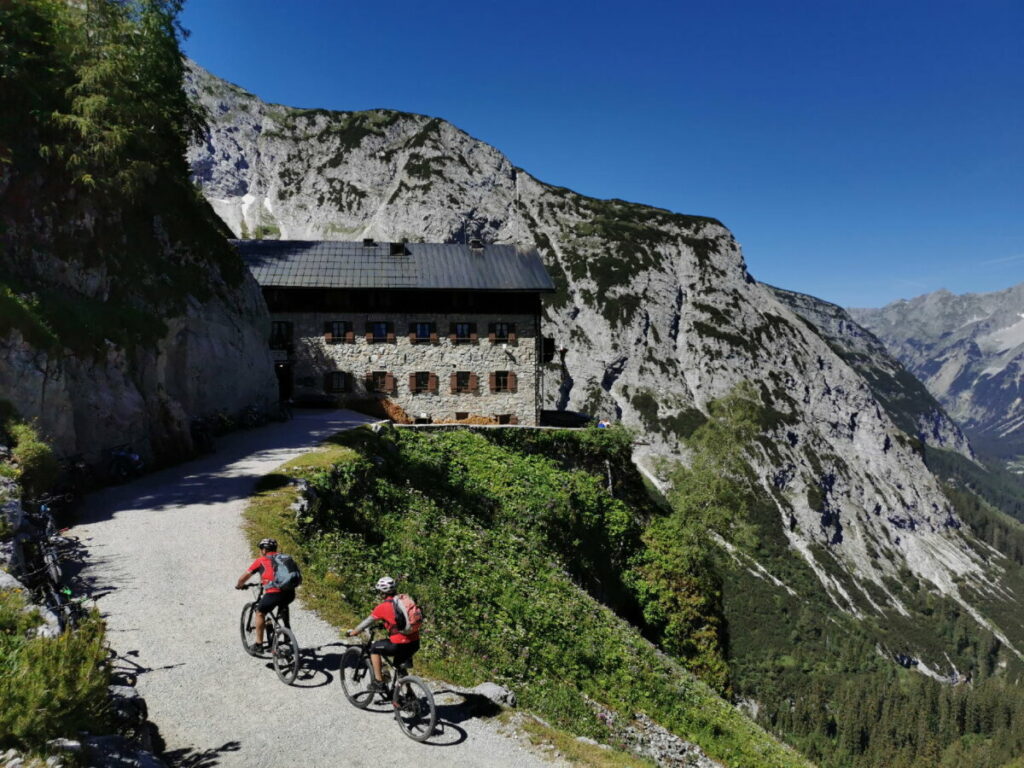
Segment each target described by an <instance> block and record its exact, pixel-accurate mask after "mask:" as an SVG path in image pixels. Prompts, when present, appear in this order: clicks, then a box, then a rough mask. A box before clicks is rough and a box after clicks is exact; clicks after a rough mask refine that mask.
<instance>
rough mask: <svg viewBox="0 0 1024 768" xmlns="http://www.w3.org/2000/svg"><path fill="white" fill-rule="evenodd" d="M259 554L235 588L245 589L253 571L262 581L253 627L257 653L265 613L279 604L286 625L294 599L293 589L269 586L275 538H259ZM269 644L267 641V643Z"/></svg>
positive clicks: (275, 551) (272, 575)
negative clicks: (261, 592) (289, 608)
mask: <svg viewBox="0 0 1024 768" xmlns="http://www.w3.org/2000/svg"><path fill="white" fill-rule="evenodd" d="M259 547H260V556H259V557H257V558H256V559H255V560H254V561H253V564H252V565H250V566H249V567H248V569H246V571H245V573H243V574H242V575H241V576H239V577H238V583H237V584H235V589H245V587H246V582H248V581H249V577H250V576H252V575H253V574H254V573H259V575H260V581H261V582H262V583H263V587H264V589H263V597H261V598H260V602H259V604H258V605H257V606H256V612H255V614H256V621H255V623H254V626H253V628H254V629H255V630H256V642H255V644H254V645H253V650H254V651H255V652H257V653H259V652H260V651H261V650H263V628H264V626H265V625H266V619H265V617H266V615H267V614H268V613H270V611H272V610H273V609H274V608H275V607H277V606H281V611H280V613H281V618H282V619H283V620H284V622H285V626H288V606H289V605H290V604H291V602H292V601H293V600H294V599H295V590H294V589H281V588H278V587H275V586H271V585H272V583H273V581H274V555H276V554H277V539H270V538H267V539H261V540H260V544H259ZM268 645H269V643H268Z"/></svg>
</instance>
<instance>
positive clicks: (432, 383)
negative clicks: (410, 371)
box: [427, 373, 437, 395]
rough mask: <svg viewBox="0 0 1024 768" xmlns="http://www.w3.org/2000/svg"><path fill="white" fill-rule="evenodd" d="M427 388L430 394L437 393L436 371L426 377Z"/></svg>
mask: <svg viewBox="0 0 1024 768" xmlns="http://www.w3.org/2000/svg"><path fill="white" fill-rule="evenodd" d="M427 389H428V390H430V392H431V393H432V394H435V395H436V394H437V374H436V373H432V374H430V375H429V376H428V377H427Z"/></svg>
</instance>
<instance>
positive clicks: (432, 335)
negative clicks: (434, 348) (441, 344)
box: [430, 331, 437, 344]
mask: <svg viewBox="0 0 1024 768" xmlns="http://www.w3.org/2000/svg"><path fill="white" fill-rule="evenodd" d="M430 343H431V344H437V332H436V331H431V332H430Z"/></svg>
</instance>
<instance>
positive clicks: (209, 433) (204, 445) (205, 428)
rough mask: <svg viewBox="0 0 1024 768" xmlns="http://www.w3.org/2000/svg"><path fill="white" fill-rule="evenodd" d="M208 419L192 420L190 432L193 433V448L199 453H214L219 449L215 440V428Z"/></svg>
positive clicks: (198, 418)
mask: <svg viewBox="0 0 1024 768" xmlns="http://www.w3.org/2000/svg"><path fill="white" fill-rule="evenodd" d="M210 422H211V420H210V419H208V418H203V417H197V418H194V419H192V423H191V424H190V431H191V433H192V447H193V448H195V449H196V451H197V452H198V453H213V452H214V451H215V450H216V449H217V444H216V441H215V440H214V439H213V426H212V424H211V423H210Z"/></svg>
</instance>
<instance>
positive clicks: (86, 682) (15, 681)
mask: <svg viewBox="0 0 1024 768" xmlns="http://www.w3.org/2000/svg"><path fill="white" fill-rule="evenodd" d="M25 609H26V603H25V600H24V598H23V596H22V595H21V594H20V593H19V592H17V591H13V590H4V591H0V670H2V674H0V701H3V707H2V708H0V749H8V748H11V747H14V748H16V749H21V750H27V751H31V752H36V753H39V752H43V751H44V750H45V747H46V742H47V741H48V740H50V739H53V738H57V737H60V736H64V737H71V738H74V737H76V736H77V735H78V732H79V731H82V730H89V731H95V730H96V729H97V728H100V729H102V728H103V727H104V726H105V724H106V723H107V720H108V712H107V685H108V683H109V672H108V668H107V664H106V657H107V653H106V647H105V646H104V634H103V623H102V622H101V621H100V620H99V619H98V618H97V617H95V616H94V617H92V618H91V619H89V620H88V621H86V622H85V624H83V625H82V626H81V627H80V628H79V629H78V630H76V631H74V632H65V633H64V634H62V635H60V636H59V637H55V638H47V637H33V636H32V635H31V630H32V629H33V628H34V627H35V626H37V625H38V624H39V623H40V620H39V616H38V614H36V613H35V612H29V611H26V610H25Z"/></svg>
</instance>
